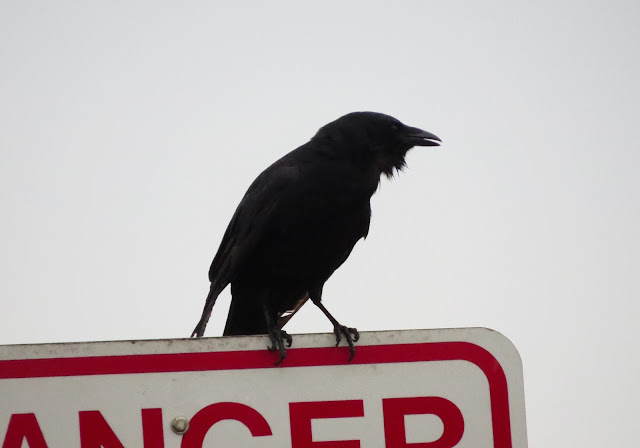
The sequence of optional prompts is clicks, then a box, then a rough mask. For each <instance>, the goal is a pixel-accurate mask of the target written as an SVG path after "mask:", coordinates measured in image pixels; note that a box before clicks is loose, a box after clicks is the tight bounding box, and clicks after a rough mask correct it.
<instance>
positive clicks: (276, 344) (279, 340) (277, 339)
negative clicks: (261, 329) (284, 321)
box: [262, 301, 293, 366]
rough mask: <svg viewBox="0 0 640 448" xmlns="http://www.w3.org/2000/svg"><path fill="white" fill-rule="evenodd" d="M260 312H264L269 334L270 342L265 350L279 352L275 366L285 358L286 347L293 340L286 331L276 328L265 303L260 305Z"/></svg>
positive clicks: (289, 345)
mask: <svg viewBox="0 0 640 448" xmlns="http://www.w3.org/2000/svg"><path fill="white" fill-rule="evenodd" d="M262 311H263V312H264V318H265V321H266V323H267V331H268V332H269V339H270V340H271V345H270V346H269V347H267V348H268V349H269V350H270V351H276V350H278V351H279V352H280V359H279V360H278V362H276V363H275V364H274V365H276V366H277V365H279V364H280V363H282V361H284V358H286V357H287V347H291V344H292V343H293V338H292V337H291V336H290V335H289V334H288V333H287V332H286V331H284V330H281V329H279V328H278V326H277V325H276V323H275V319H274V318H273V316H272V314H271V310H269V307H268V305H267V303H266V301H265V302H263V304H262Z"/></svg>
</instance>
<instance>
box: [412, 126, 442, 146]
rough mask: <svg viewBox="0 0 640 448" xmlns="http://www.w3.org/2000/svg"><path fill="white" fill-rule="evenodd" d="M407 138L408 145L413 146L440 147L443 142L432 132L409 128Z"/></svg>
mask: <svg viewBox="0 0 640 448" xmlns="http://www.w3.org/2000/svg"><path fill="white" fill-rule="evenodd" d="M404 135H405V138H406V140H407V142H408V143H411V144H412V145H413V146H440V143H438V142H442V140H440V137H438V136H437V135H435V134H432V133H431V132H427V131H423V130H422V129H418V128H412V127H408V126H407V129H406V131H405V134H404Z"/></svg>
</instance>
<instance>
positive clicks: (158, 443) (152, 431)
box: [142, 408, 164, 448]
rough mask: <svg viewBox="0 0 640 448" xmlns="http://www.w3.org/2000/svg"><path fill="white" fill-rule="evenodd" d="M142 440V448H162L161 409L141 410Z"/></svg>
mask: <svg viewBox="0 0 640 448" xmlns="http://www.w3.org/2000/svg"><path fill="white" fill-rule="evenodd" d="M142 439H143V441H144V448H164V431H163V429H162V409H160V408H157V409H143V410H142Z"/></svg>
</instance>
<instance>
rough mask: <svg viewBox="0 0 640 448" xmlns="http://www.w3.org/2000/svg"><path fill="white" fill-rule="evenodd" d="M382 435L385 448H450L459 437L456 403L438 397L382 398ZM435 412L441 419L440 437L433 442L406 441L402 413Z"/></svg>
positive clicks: (461, 421) (459, 416)
mask: <svg viewBox="0 0 640 448" xmlns="http://www.w3.org/2000/svg"><path fill="white" fill-rule="evenodd" d="M382 411H383V413H384V438H385V446H386V448H452V447H454V446H456V445H457V444H458V442H459V441H460V439H462V434H463V433H464V419H463V418H462V412H460V409H458V406H456V405H455V404H453V403H452V402H450V401H449V400H447V399H445V398H442V397H413V398H385V399H383V400H382ZM413 414H435V415H437V416H438V418H440V420H442V424H443V425H444V430H443V431H442V436H440V438H439V439H438V440H434V441H433V442H421V443H407V438H406V432H405V427H404V416H405V415H413Z"/></svg>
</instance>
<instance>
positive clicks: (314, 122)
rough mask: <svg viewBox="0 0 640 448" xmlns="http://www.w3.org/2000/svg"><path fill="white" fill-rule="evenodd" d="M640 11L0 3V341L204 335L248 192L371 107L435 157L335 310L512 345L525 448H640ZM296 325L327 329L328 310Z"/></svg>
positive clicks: (220, 310)
mask: <svg viewBox="0 0 640 448" xmlns="http://www.w3.org/2000/svg"><path fill="white" fill-rule="evenodd" d="M530 3H531V2H530ZM639 17H640V3H638V2H633V1H628V2H605V1H575V2H567V1H538V2H534V3H531V4H529V3H526V2H496V1H482V2H463V1H449V2H431V1H413V2H390V1H389V2H376V1H369V2H363V1H361V2H338V1H326V0H325V1H323V2H320V3H317V2H316V3H315V4H310V3H303V2H213V1H210V2H202V1H200V2H197V1H193V2H155V1H154V2H150V1H149V2H140V1H137V2H136V1H114V2H79V1H78V2H63V1H58V2H46V1H40V2H37V1H34V2H19V1H3V2H2V3H0V61H2V62H1V68H0V150H1V152H0V210H1V211H2V212H1V218H0V276H1V278H0V297H1V299H0V300H1V303H2V311H1V312H0V344H17V343H41V342H65V341H95V340H113V339H153V338H177V337H185V336H188V335H189V334H190V332H191V330H192V329H193V327H194V325H195V324H196V322H197V320H198V318H199V316H200V313H201V310H202V305H203V303H204V299H205V296H206V293H207V291H208V285H209V284H208V280H207V271H208V268H209V264H210V262H211V259H212V258H213V255H214V253H215V251H216V249H217V247H218V244H219V242H220V239H221V238H222V235H223V233H224V230H225V228H226V226H227V223H228V221H229V219H230V217H231V215H232V214H233V211H234V210H235V207H236V205H237V203H238V202H239V200H240V199H241V197H242V196H243V194H244V192H245V190H246V188H247V187H248V186H249V184H250V183H251V181H252V180H253V179H254V178H255V177H256V176H257V175H258V174H259V173H260V172H261V171H262V170H263V169H264V168H265V167H266V166H268V165H269V164H270V163H271V162H273V161H274V160H276V159H277V158H279V157H280V156H282V155H284V154H285V153H286V152H288V151H290V150H292V149H294V148H295V147H297V146H299V145H301V144H303V143H305V142H306V141H307V140H308V139H309V138H310V137H311V136H312V135H313V134H314V133H315V131H316V130H317V129H318V128H319V127H320V126H322V125H323V124H325V123H327V122H329V121H332V120H334V119H335V118H337V117H339V116H341V115H343V114H345V113H348V112H352V111H356V110H373V111H378V112H384V113H387V114H391V115H393V116H395V117H397V118H398V119H400V120H401V121H403V122H405V123H407V124H410V125H413V126H418V127H421V128H423V129H426V130H429V131H431V132H433V133H435V134H437V135H438V136H440V137H441V138H442V139H443V140H444V144H443V146H442V147H441V148H416V149H414V150H412V151H411V152H410V153H409V156H408V165H409V168H408V169H407V170H406V172H405V173H403V174H401V175H400V176H398V177H397V178H396V179H395V180H393V181H387V180H385V181H383V182H382V186H381V188H380V190H379V191H378V193H377V194H376V195H375V196H374V198H373V201H372V207H373V219H372V225H371V231H370V234H369V237H368V238H367V240H366V241H365V242H360V243H358V245H357V246H356V249H355V250H354V252H353V254H352V255H351V257H350V259H349V260H348V261H347V263H345V265H344V266H343V267H342V268H341V269H340V270H338V271H337V272H336V274H335V275H334V276H333V277H332V278H331V280H330V281H329V282H328V283H327V285H326V287H325V291H324V302H325V304H326V305H327V307H328V308H329V309H330V310H331V311H332V313H333V314H334V315H335V316H336V317H337V318H338V319H339V320H340V321H341V322H343V323H345V324H347V325H350V326H356V327H357V328H358V329H360V330H365V331H366V330H385V329H410V328H442V327H467V326H486V327H490V328H493V329H496V330H498V331H500V332H502V333H503V334H504V335H506V336H507V337H508V338H509V339H511V341H512V342H513V343H514V344H515V345H516V347H517V348H518V349H519V351H520V354H521V356H522V359H523V364H524V379H525V393H526V405H527V425H528V432H529V446H531V447H545V448H551V447H572V446H573V447H578V446H580V447H598V448H600V447H603V446H616V447H637V446H639V445H640V436H638V432H637V421H638V417H640V411H639V406H638V403H639V402H640V385H639V381H638V380H639V379H640V338H639V337H638V318H639V317H640V305H639V303H640V301H639V300H638V299H639V296H640V275H639V273H640V143H639V141H640V140H639V131H640V126H639V121H640V120H639V118H640V87H639V82H638V80H640V52H639V50H640V26H639V25H638V23H639V22H638V18H639ZM228 302H229V293H228V291H226V292H225V293H224V294H223V296H221V299H220V300H219V301H218V303H217V304H216V307H215V309H214V313H213V317H212V320H211V322H210V324H209V327H208V329H207V335H208V336H219V335H220V334H221V333H222V328H223V325H224V320H225V318H226V311H227V310H226V309H227V307H228ZM389 304H392V307H390V306H389ZM287 329H288V330H290V331H292V332H294V333H295V332H329V331H331V327H330V325H329V323H328V321H326V319H325V317H324V316H323V315H322V313H321V312H320V311H319V310H317V309H315V307H312V306H307V307H305V308H304V309H303V310H302V311H301V312H300V313H299V314H298V315H297V316H296V318H295V319H294V320H293V321H292V322H291V323H290V325H289V326H288V328H287Z"/></svg>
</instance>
